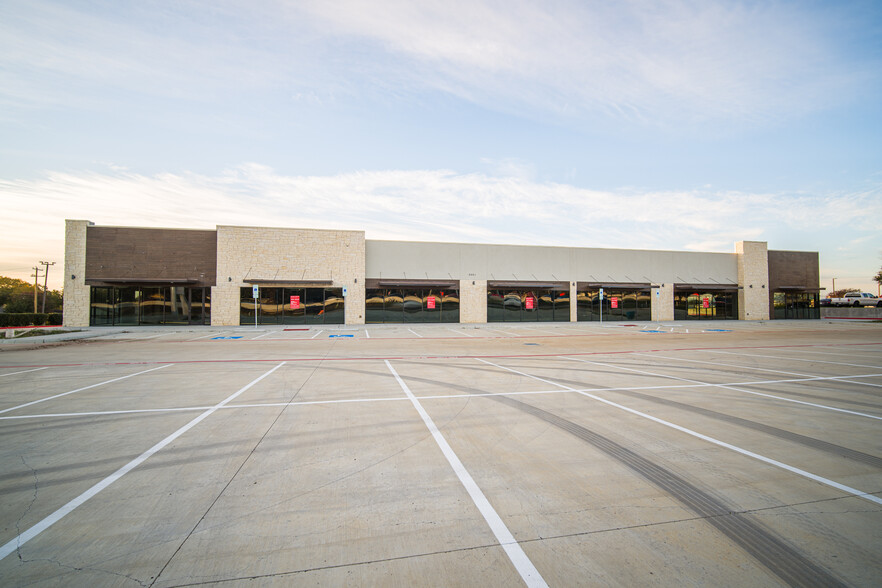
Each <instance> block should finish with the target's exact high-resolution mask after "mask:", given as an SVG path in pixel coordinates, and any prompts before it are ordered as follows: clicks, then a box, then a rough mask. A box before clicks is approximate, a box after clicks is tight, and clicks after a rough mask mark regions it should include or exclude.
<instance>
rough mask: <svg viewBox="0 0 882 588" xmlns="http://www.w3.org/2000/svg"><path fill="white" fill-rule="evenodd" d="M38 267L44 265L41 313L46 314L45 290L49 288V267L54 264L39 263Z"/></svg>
mask: <svg viewBox="0 0 882 588" xmlns="http://www.w3.org/2000/svg"><path fill="white" fill-rule="evenodd" d="M40 265H45V266H46V269H45V270H43V271H44V273H43V312H44V313H45V312H46V288H47V287H48V286H49V266H50V265H55V262H54V261H53V262H51V263H50V262H48V261H41V262H40Z"/></svg>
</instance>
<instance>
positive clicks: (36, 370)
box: [0, 367, 49, 378]
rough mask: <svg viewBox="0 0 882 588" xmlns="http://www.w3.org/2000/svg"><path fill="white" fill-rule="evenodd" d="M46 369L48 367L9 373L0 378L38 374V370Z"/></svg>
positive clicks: (1, 375) (0, 375)
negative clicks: (31, 373)
mask: <svg viewBox="0 0 882 588" xmlns="http://www.w3.org/2000/svg"><path fill="white" fill-rule="evenodd" d="M48 369H49V368H48V367H38V368H34V369H32V370H24V371H21V372H10V373H8V374H0V378H5V377H6V376H14V375H16V374H27V373H30V372H38V371H40V370H48Z"/></svg>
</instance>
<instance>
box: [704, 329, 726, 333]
mask: <svg viewBox="0 0 882 588" xmlns="http://www.w3.org/2000/svg"><path fill="white" fill-rule="evenodd" d="M705 331H707V332H708V333H731V332H732V329H705Z"/></svg>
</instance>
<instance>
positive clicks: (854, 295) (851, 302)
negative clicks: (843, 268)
mask: <svg viewBox="0 0 882 588" xmlns="http://www.w3.org/2000/svg"><path fill="white" fill-rule="evenodd" d="M830 306H880V307H882V298H877V297H875V296H873V295H872V294H867V293H866V292H846V293H845V296H843V297H842V298H830Z"/></svg>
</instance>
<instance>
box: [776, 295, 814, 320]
mask: <svg viewBox="0 0 882 588" xmlns="http://www.w3.org/2000/svg"><path fill="white" fill-rule="evenodd" d="M772 306H773V312H772V318H775V319H819V318H821V308H820V294H818V293H816V292H774V293H773V294H772Z"/></svg>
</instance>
